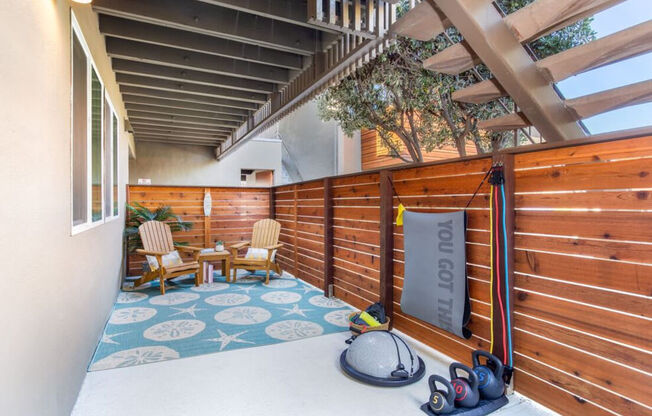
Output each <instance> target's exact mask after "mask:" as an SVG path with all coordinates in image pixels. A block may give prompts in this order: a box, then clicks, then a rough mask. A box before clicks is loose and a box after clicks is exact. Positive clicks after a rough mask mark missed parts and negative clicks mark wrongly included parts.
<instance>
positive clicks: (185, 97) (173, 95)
mask: <svg viewBox="0 0 652 416" xmlns="http://www.w3.org/2000/svg"><path fill="white" fill-rule="evenodd" d="M120 91H121V92H122V93H123V94H131V95H142V96H144V97H154V98H166V99H171V100H176V101H188V102H192V103H202V104H213V105H217V106H221V107H232V108H239V109H244V110H256V109H258V105H257V104H255V103H250V102H245V101H235V100H225V99H223V98H216V97H209V96H206V95H195V94H185V93H180V92H173V91H164V90H157V89H152V88H144V87H133V86H131V85H120Z"/></svg>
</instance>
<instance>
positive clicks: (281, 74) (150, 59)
mask: <svg viewBox="0 0 652 416" xmlns="http://www.w3.org/2000/svg"><path fill="white" fill-rule="evenodd" d="M217 42H219V41H217ZM106 53H107V54H108V55H109V56H110V57H112V58H122V59H130V60H136V61H140V62H147V63H150V64H159V65H167V66H172V67H176V68H186V69H195V70H198V71H204V72H211V73H214V74H221V75H228V76H232V77H242V78H248V79H253V80H258V81H265V82H273V83H278V84H286V83H287V82H289V80H290V71H289V70H287V69H285V68H279V67H275V66H270V65H264V64H258V63H255V62H247V61H240V60H237V59H231V58H224V57H221V56H217V55H208V54H205V53H199V52H192V51H186V50H183V49H177V48H169V47H166V46H158V45H150V44H147V43H142V42H135V41H132V40H126V39H119V38H112V37H107V38H106Z"/></svg>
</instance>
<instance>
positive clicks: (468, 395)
mask: <svg viewBox="0 0 652 416" xmlns="http://www.w3.org/2000/svg"><path fill="white" fill-rule="evenodd" d="M458 370H463V371H464V372H465V373H467V377H460V376H459V375H458V374H457V372H458ZM449 371H450V375H451V384H452V385H453V388H454V389H455V405H456V406H459V407H475V406H476V405H477V404H478V402H479V401H480V392H479V391H478V376H477V374H475V372H473V370H471V369H470V368H469V367H467V366H465V365H464V364H462V363H453V364H451V366H450V367H449Z"/></svg>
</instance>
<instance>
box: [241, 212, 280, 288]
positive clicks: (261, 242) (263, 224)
mask: <svg viewBox="0 0 652 416" xmlns="http://www.w3.org/2000/svg"><path fill="white" fill-rule="evenodd" d="M280 232H281V224H280V223H278V222H276V221H274V220H272V219H269V218H268V219H264V220H260V221H257V222H256V223H255V224H254V230H253V234H252V235H251V241H244V242H242V243H238V244H234V245H232V246H231V253H232V254H233V263H232V268H233V281H234V282H235V279H236V271H237V269H245V270H250V271H253V270H265V271H267V276H266V278H265V284H268V283H269V272H270V270H273V271H275V272H276V273H278V274H281V267H280V266H279V265H278V264H277V263H276V261H272V254H273V253H274V250H277V249H279V248H281V247H282V246H283V244H279V242H278V235H279V233H280ZM245 247H251V248H261V249H265V250H267V258H263V259H252V258H249V259H248V258H245V257H239V256H238V250H240V249H242V248H245Z"/></svg>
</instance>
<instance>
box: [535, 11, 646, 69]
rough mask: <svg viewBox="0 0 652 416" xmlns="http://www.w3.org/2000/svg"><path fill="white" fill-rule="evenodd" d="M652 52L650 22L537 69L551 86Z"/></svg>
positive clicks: (566, 53) (550, 60)
mask: <svg viewBox="0 0 652 416" xmlns="http://www.w3.org/2000/svg"><path fill="white" fill-rule="evenodd" d="M651 50H652V20H648V21H647V22H644V23H641V24H638V25H636V26H632V27H630V28H627V29H625V30H621V31H620V32H616V33H614V34H612V35H609V36H605V37H604V38H601V39H597V40H594V41H593V42H590V43H587V44H585V45H581V46H576V47H575V48H572V49H568V50H566V51H564V52H560V53H558V54H556V55H552V56H549V57H547V58H545V59H542V60H541V61H539V62H537V67H538V68H539V71H540V72H541V73H542V74H543V75H544V76H545V77H546V78H547V79H548V80H549V81H550V82H559V81H562V80H564V79H566V78H568V77H570V76H572V75H577V74H580V73H582V72H585V71H589V70H591V69H595V68H599V67H601V66H604V65H609V64H613V63H615V62H618V61H621V60H623V59H628V58H633V57H635V56H638V55H641V54H644V53H647V52H650V51H651Z"/></svg>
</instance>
